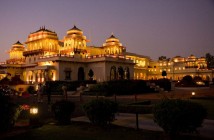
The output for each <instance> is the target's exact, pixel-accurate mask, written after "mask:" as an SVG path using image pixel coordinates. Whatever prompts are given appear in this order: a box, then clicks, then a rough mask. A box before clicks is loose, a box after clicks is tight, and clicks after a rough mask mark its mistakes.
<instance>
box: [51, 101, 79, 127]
mask: <svg viewBox="0 0 214 140" xmlns="http://www.w3.org/2000/svg"><path fill="white" fill-rule="evenodd" d="M74 109H75V104H74V103H73V102H71V101H67V100H61V101H58V102H56V103H54V104H53V105H52V111H53V113H54V116H55V119H56V120H57V121H58V123H59V124H62V125H64V124H69V123H70V120H71V115H72V113H73V112H74Z"/></svg>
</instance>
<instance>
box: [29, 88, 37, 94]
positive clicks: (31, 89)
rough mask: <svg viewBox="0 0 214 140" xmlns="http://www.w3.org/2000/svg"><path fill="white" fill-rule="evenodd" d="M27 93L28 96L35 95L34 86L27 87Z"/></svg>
mask: <svg viewBox="0 0 214 140" xmlns="http://www.w3.org/2000/svg"><path fill="white" fill-rule="evenodd" d="M27 92H28V93H29V94H36V90H35V88H34V86H29V87H28V88H27Z"/></svg>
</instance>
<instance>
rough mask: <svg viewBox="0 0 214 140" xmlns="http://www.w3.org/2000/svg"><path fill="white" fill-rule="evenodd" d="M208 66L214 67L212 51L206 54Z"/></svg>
mask: <svg viewBox="0 0 214 140" xmlns="http://www.w3.org/2000/svg"><path fill="white" fill-rule="evenodd" d="M206 61H207V68H208V69H210V68H214V56H213V55H211V54H210V53H207V54H206Z"/></svg>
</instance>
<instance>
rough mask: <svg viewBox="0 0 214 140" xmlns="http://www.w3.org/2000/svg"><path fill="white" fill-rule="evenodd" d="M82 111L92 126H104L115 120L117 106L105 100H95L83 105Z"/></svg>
mask: <svg viewBox="0 0 214 140" xmlns="http://www.w3.org/2000/svg"><path fill="white" fill-rule="evenodd" d="M83 109H84V111H85V113H86V116H87V117H88V118H89V120H90V121H91V122H92V123H93V124H97V125H101V126H105V125H107V124H110V123H111V122H112V121H113V120H114V119H115V113H116V112H117V110H118V104H117V103H115V102H113V101H110V100H107V99H95V100H92V101H90V102H88V103H86V104H84V105H83Z"/></svg>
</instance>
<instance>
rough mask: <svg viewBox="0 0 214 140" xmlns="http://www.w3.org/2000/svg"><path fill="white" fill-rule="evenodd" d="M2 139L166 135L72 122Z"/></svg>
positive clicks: (158, 139) (145, 139)
mask: <svg viewBox="0 0 214 140" xmlns="http://www.w3.org/2000/svg"><path fill="white" fill-rule="evenodd" d="M1 139H4V140H25V139H26V140H165V139H168V137H167V136H166V135H165V134H164V133H163V132H154V131H147V130H139V131H137V130H135V129H132V128H126V127H120V126H115V125H111V126H109V127H104V128H103V127H99V126H94V125H92V124H90V123H84V122H72V123H71V124H70V125H65V126H59V125H56V124H47V125H44V126H42V127H38V128H31V129H26V130H24V129H23V130H22V131H20V130H19V132H14V133H11V134H10V135H7V136H6V137H2V138H1ZM176 139H178V140H179V139H182V140H211V139H204V138H203V139H202V138H200V137H199V136H198V135H197V134H192V135H181V136H178V137H177V138H176Z"/></svg>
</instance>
